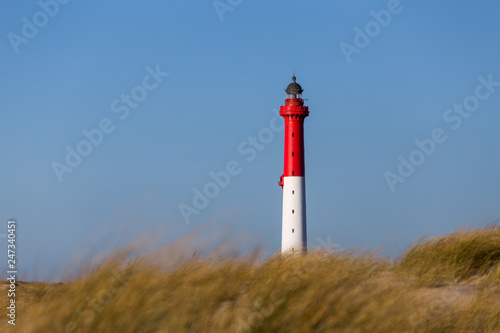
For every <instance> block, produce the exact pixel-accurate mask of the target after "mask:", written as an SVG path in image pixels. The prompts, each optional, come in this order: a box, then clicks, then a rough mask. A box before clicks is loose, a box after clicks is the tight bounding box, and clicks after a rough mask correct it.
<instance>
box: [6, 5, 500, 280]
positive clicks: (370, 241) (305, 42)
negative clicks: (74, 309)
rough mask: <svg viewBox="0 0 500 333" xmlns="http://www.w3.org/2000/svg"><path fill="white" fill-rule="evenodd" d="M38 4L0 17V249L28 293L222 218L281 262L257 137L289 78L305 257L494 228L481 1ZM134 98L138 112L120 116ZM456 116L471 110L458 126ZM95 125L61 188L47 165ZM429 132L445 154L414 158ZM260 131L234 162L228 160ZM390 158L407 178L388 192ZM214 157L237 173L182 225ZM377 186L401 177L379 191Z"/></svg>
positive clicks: (271, 171)
mask: <svg viewBox="0 0 500 333" xmlns="http://www.w3.org/2000/svg"><path fill="white" fill-rule="evenodd" d="M61 1H62V0H61ZM41 2H42V3H47V5H46V6H45V7H46V10H47V11H48V12H50V14H51V15H49V14H43V12H42V13H41V11H42V10H43V9H42V8H41V7H40V5H39V4H38V3H37V1H23V2H18V1H3V2H2V3H1V4H0V13H1V14H0V36H1V38H0V58H1V61H0V78H1V80H0V91H1V93H0V109H1V122H0V152H1V155H0V156H1V163H0V184H1V189H2V190H1V192H0V221H3V222H2V223H1V224H0V225H3V226H4V227H2V228H3V230H0V241H1V242H2V243H0V246H1V247H4V246H6V239H5V238H2V233H3V234H4V236H5V233H6V230H7V227H6V221H7V219H9V218H16V219H17V221H18V234H17V236H18V245H19V253H18V259H19V262H20V271H21V272H22V274H24V275H23V276H24V277H25V278H26V279H48V278H56V277H57V275H58V272H59V271H58V270H59V269H60V267H64V265H65V263H66V262H67V261H69V260H70V258H71V256H72V255H73V254H74V253H75V252H76V251H78V250H81V249H82V248H83V249H88V248H92V247H97V248H98V247H100V246H101V247H103V245H102V244H104V243H105V242H106V241H107V239H111V238H114V239H115V240H117V244H122V245H124V244H126V243H127V242H129V241H131V240H134V239H136V237H138V235H139V234H140V233H142V232H144V231H148V230H154V229H155V228H158V227H160V226H165V227H168V228H170V230H171V232H170V233H169V234H168V235H167V237H166V238H169V239H172V238H175V237H177V235H179V234H180V233H186V232H190V231H192V230H195V229H196V228H197V227H199V226H202V225H204V224H206V223H207V222H211V221H221V222H220V223H219V225H221V226H222V225H224V223H225V222H227V221H231V222H232V223H233V225H234V226H235V231H234V232H235V233H236V232H240V231H242V230H246V231H247V232H248V233H249V235H252V236H249V237H255V238H256V239H257V240H258V242H259V243H260V244H262V245H264V247H265V250H266V251H267V253H273V252H275V251H278V250H279V247H280V239H281V199H282V190H281V188H280V187H279V186H278V185H277V181H278V178H279V176H280V175H281V174H282V171H283V170H282V169H283V166H282V160H283V156H282V154H283V132H282V131H279V130H276V131H275V132H272V133H273V137H272V138H270V137H269V136H267V137H266V136H265V134H269V133H270V132H269V130H265V129H266V128H269V126H270V122H271V121H273V117H275V113H273V109H277V108H279V106H280V105H282V104H283V101H284V98H285V94H284V88H285V87H286V85H287V84H288V83H289V82H290V80H291V76H292V74H293V70H294V68H295V70H296V75H297V81H298V82H299V83H300V84H301V85H302V87H303V88H304V89H305V91H304V97H305V98H308V99H309V100H308V101H307V104H308V105H309V107H310V116H309V117H308V118H307V119H306V125H305V135H306V137H305V140H306V179H307V205H308V206H307V208H308V211H307V214H308V239H309V245H310V247H312V248H314V247H316V246H318V245H319V244H320V243H321V242H320V241H318V238H320V239H321V240H322V241H327V239H328V236H329V237H330V241H331V242H334V243H337V244H339V246H340V247H342V248H355V247H356V248H360V249H365V248H379V249H381V252H382V253H383V254H385V255H390V256H396V255H397V254H398V253H400V252H401V251H403V250H404V249H405V248H406V247H407V246H408V245H409V243H410V242H411V241H412V240H414V239H418V238H419V237H421V236H424V235H433V234H436V233H444V232H448V231H451V230H453V229H456V228H459V227H462V226H483V225H486V224H488V223H489V222H492V221H494V220H497V219H499V218H500V204H499V203H500V176H499V170H500V150H499V149H498V148H499V147H500V130H499V126H498V124H499V123H500V113H499V109H500V87H499V86H498V85H495V83H494V82H500V66H499V64H500V47H499V46H500V20H499V19H498V13H499V11H500V3H499V2H498V1H493V0H486V1H480V2H478V1H455V2H453V3H449V2H447V3H444V2H435V1H430V0H427V1H424V0H418V1H416V0H415V1H409V0H402V1H401V2H400V4H399V5H397V3H396V2H394V1H369V2H363V3H359V2H354V1H347V0H346V1H328V2H327V1H313V2H311V1H290V0H288V1H247V0H245V1H242V2H241V4H238V3H239V2H238V1H236V0H233V1H232V3H233V4H234V6H232V5H228V4H227V3H228V2H227V1H226V0H221V1H220V2H219V13H218V12H217V9H216V8H215V7H214V3H213V2H212V1H211V0H206V1H158V0H153V1H144V2H140V1H78V0H73V1H70V2H69V3H68V4H59V8H58V9H57V8H55V6H54V5H53V4H54V2H53V1H50V0H42V1H41ZM50 4H52V5H50ZM221 4H226V6H230V7H223V5H221ZM388 8H389V9H388ZM228 9H231V10H228ZM224 10H225V11H224ZM381 10H385V12H382V13H381V12H380V11H381ZM389 10H391V11H392V13H391V12H390V11H389ZM371 11H375V12H377V13H379V20H381V21H382V24H381V23H374V22H375V18H374V16H373V14H371ZM384 13H385V14H387V13H389V14H390V15H391V17H390V20H389V18H388V17H387V15H385V16H384V15H383V14H384ZM23 18H25V19H23ZM221 18H222V19H221ZM371 21H374V22H372V23H370V22H371ZM35 23H36V24H38V25H39V27H36V25H34V24H35ZM32 24H33V26H31V25H32ZM33 27H34V28H35V29H37V30H38V31H36V30H33ZM356 27H358V28H359V29H360V30H361V31H365V29H368V30H369V31H368V33H369V35H371V36H372V37H370V36H367V37H364V39H363V36H356V35H357V34H359V33H358V32H356V31H359V30H357V29H356ZM370 29H371V30H370ZM365 33H366V32H363V34H365ZM356 37H357V39H356ZM366 38H369V39H370V41H369V43H368V41H367V40H366ZM355 39H356V40H355ZM356 43H357V46H356ZM347 44H348V45H350V46H349V47H350V50H353V48H354V47H357V51H356V52H354V53H352V54H350V55H349V54H347V55H346V54H344V53H345V47H346V45H347ZM366 44H367V45H366ZM342 45H343V46H344V52H343V51H342V49H343V48H342V47H341V46H342ZM348 58H349V60H350V62H348ZM148 67H149V70H148V69H146V68H148ZM155 70H158V71H159V72H161V73H160V74H156V80H155V79H154V78H153V77H152V76H147V75H150V74H149V72H152V71H155ZM167 72H168V73H169V74H168V76H167V75H166V74H164V73H167ZM478 77H482V78H483V81H488V80H490V81H493V83H490V84H488V86H485V85H484V84H483V83H481V82H482V81H480V80H479V79H478ZM144 80H145V81H144ZM480 85H482V86H480ZM144 86H148V87H149V88H148V89H150V90H146V89H145V88H144ZM131 93H134V94H135V96H136V98H137V99H138V100H140V101H139V102H137V103H135V102H134V101H133V100H131V101H130V100H129V102H128V103H129V104H128V105H127V104H126V103H127V102H125V101H124V100H122V95H123V96H125V95H130V94H131ZM144 93H146V94H147V96H144ZM477 94H479V96H480V97H481V98H478V97H476V95H477ZM125 98H126V96H125ZM464 102H467V103H469V104H468V108H470V109H473V110H474V111H470V112H469V111H462V114H463V115H464V116H462V115H461V114H460V113H458V111H454V110H453V108H454V104H462V103H464ZM477 103H478V105H477ZM112 104H114V107H113V106H112ZM448 110H450V111H448ZM114 111H117V112H114ZM126 112H128V113H126ZM457 117H459V118H457ZM278 120H279V121H281V119H278ZM100 124H104V125H103V126H104V129H106V130H107V131H108V132H109V133H104V134H103V137H102V139H101V138H100V137H99V135H97V136H95V138H94V140H97V141H96V142H99V141H102V142H101V143H100V144H98V145H92V146H91V147H92V152H91V153H89V154H88V155H87V156H84V157H82V160H81V161H80V163H79V164H78V163H77V162H75V161H73V162H74V163H75V164H74V165H76V164H78V165H76V167H74V168H71V169H72V172H63V174H62V175H60V176H61V177H59V178H61V179H62V181H60V180H61V179H59V178H58V177H57V175H56V172H55V171H54V162H57V163H60V165H66V167H67V168H69V166H67V163H66V155H67V150H66V147H67V146H69V147H70V149H75V150H76V149H77V147H78V145H79V144H80V149H83V151H85V149H88V148H89V147H88V146H87V145H86V144H85V143H82V144H81V142H82V140H86V138H85V136H84V134H83V133H82V131H84V130H87V131H91V130H92V129H95V128H98V127H99V126H100ZM279 124H281V122H278V123H276V126H277V125H279ZM275 128H276V127H275ZM435 129H441V132H440V134H441V135H438V139H439V140H441V141H442V140H443V137H446V141H445V142H441V143H434V144H428V145H427V146H426V147H427V149H428V151H427V152H428V153H429V154H428V155H424V153H418V152H416V153H415V151H416V150H417V149H418V146H417V145H416V144H415V140H420V141H422V142H427V143H428V141H426V139H429V138H432V132H433V131H434V130H435ZM438 131H439V130H438ZM94 133H95V132H94ZM259 133H261V136H262V135H264V137H265V141H266V144H264V145H263V147H264V149H263V150H260V151H259V150H255V153H256V154H255V156H254V159H252V160H251V161H248V159H249V158H250V157H251V153H249V152H248V150H246V151H247V153H246V154H241V153H240V152H241V151H240V152H239V151H238V147H239V146H240V145H243V146H240V150H241V149H243V150H245V149H249V148H250V147H251V146H250V143H249V137H250V136H256V137H257V138H258V134H259ZM432 145H435V148H432ZM259 147H260V148H262V147H261V146H259ZM431 148H432V149H431ZM87 152H88V151H87ZM412 154H413V155H412ZM400 155H401V156H403V158H404V159H406V160H408V159H409V158H410V155H412V157H413V161H414V162H416V163H417V164H421V165H418V166H417V167H414V168H413V169H414V170H412V172H408V170H403V173H404V171H406V172H407V173H406V174H405V175H404V177H402V176H401V175H400V174H399V175H398V166H399V165H400V163H401V162H400V159H399V156H400ZM252 156H253V154H252ZM422 157H423V159H424V160H423V161H422ZM229 161H236V162H237V163H238V166H239V167H240V168H241V169H238V170H239V171H240V172H239V173H238V174H236V175H234V176H231V179H230V182H229V184H228V185H227V186H225V187H224V188H222V189H220V191H219V193H218V194H217V195H216V196H215V197H214V198H210V199H209V200H210V201H209V204H208V206H207V207H204V208H203V209H199V210H198V212H199V213H198V214H194V215H192V216H190V223H189V224H187V223H186V222H185V219H184V218H183V216H182V214H181V213H180V210H179V206H180V205H181V204H183V203H184V204H186V205H190V206H193V203H192V200H193V196H194V192H193V189H194V188H197V189H200V190H201V191H203V188H204V186H205V185H206V184H208V183H210V182H211V178H210V176H209V173H210V172H218V171H220V170H224V169H225V168H226V165H227V163H228V162H229ZM57 163H56V164H57ZM58 165H59V164H58ZM60 165H59V166H60ZM60 170H62V169H60ZM64 170H65V171H68V170H67V169H64ZM387 172H390V173H392V174H393V175H397V176H398V177H401V178H399V180H401V179H404V180H405V181H404V182H400V181H396V182H395V183H393V186H392V187H393V188H392V190H391V186H389V183H388V182H387V180H386V175H387V174H386V173H387ZM392 179H393V180H394V178H392ZM393 190H394V191H393ZM123 224H126V225H127V226H126V227H123V228H121V229H119V231H117V229H116V226H119V225H123ZM0 252H1V253H2V256H3V257H0V259H1V258H4V259H1V260H2V262H1V263H0V267H4V262H6V257H5V254H4V253H5V252H6V251H4V250H1V251H0Z"/></svg>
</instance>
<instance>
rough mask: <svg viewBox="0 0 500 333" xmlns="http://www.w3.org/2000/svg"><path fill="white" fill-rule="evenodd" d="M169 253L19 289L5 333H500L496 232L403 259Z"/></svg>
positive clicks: (473, 233)
mask: <svg viewBox="0 0 500 333" xmlns="http://www.w3.org/2000/svg"><path fill="white" fill-rule="evenodd" d="M166 251H167V252H163V255H165V253H167V254H168V253H174V252H175V251H174V250H173V249H168V248H167V249H166ZM172 256H173V254H172ZM172 256H170V257H169V261H168V264H166V263H165V262H164V261H161V260H158V257H157V256H156V257H155V256H154V255H153V254H152V255H148V256H143V257H141V258H139V259H134V260H131V259H128V258H130V255H129V254H128V253H127V252H124V253H115V254H114V255H112V256H110V257H109V258H108V259H106V260H105V261H103V262H102V263H101V264H100V265H98V266H96V267H94V268H88V269H85V270H83V271H82V273H81V274H80V276H79V277H78V278H75V279H73V280H72V281H71V282H67V283H60V284H48V283H41V282H36V283H19V285H18V287H17V289H18V297H17V299H18V305H17V309H18V313H17V325H16V327H15V328H13V327H11V325H8V324H7V323H6V321H7V320H6V308H5V306H2V308H1V310H0V312H1V315H2V318H3V319H2V322H0V331H1V332H40V333H50V332H54V333H55V332H81V333H84V332H89V333H90V332H92V333H97V332H123V333H126V332H152V333H153V332H156V333H160V332H352V333H356V332H360V333H361V332H363V333H364V332H391V333H392V332H454V333H455V332H467V333H469V332H500V227H498V226H493V227H488V228H484V229H477V230H459V231H456V232H454V233H451V234H449V235H446V236H444V237H438V238H432V239H428V240H422V241H420V242H418V243H416V244H415V245H413V246H412V247H411V248H410V249H408V251H407V252H406V253H405V254H404V255H402V256H401V258H399V259H398V260H396V261H395V262H392V261H388V260H385V259H381V258H379V257H377V256H375V255H371V254H359V253H353V252H340V253H339V252H335V253H330V252H327V251H316V252H310V253H309V254H308V255H306V256H293V257H280V256H275V257H272V258H270V259H268V260H266V261H264V262H261V261H259V260H257V257H258V256H249V257H245V258H240V257H231V256H220V255H219V256H217V255H212V256H201V255H196V254H195V255H193V256H191V257H188V258H185V257H184V258H183V257H177V258H173V257H172ZM3 287H5V285H4V286H3ZM0 297H1V298H0V300H2V304H6V303H5V302H6V292H2V294H1V295H0Z"/></svg>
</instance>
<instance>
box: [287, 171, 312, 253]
mask: <svg viewBox="0 0 500 333" xmlns="http://www.w3.org/2000/svg"><path fill="white" fill-rule="evenodd" d="M306 251H307V230H306V182H305V178H304V177H283V222H282V233H281V253H287V252H289V253H302V252H306Z"/></svg>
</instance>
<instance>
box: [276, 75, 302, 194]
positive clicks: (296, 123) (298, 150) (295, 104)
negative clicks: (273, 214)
mask: <svg viewBox="0 0 500 333" xmlns="http://www.w3.org/2000/svg"><path fill="white" fill-rule="evenodd" d="M295 79H296V78H295V76H293V82H292V83H290V84H289V85H288V87H287V89H286V90H285V91H286V93H287V94H286V97H287V98H286V100H285V106H281V107H280V116H282V117H283V119H284V120H285V165H284V172H283V175H282V176H281V178H280V182H279V184H280V185H281V186H282V187H283V177H304V176H305V163H304V157H305V156H304V119H305V117H307V116H308V115H309V108H308V107H307V106H304V100H303V99H302V91H303V89H302V87H301V86H300V85H299V84H298V83H297V82H295Z"/></svg>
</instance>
